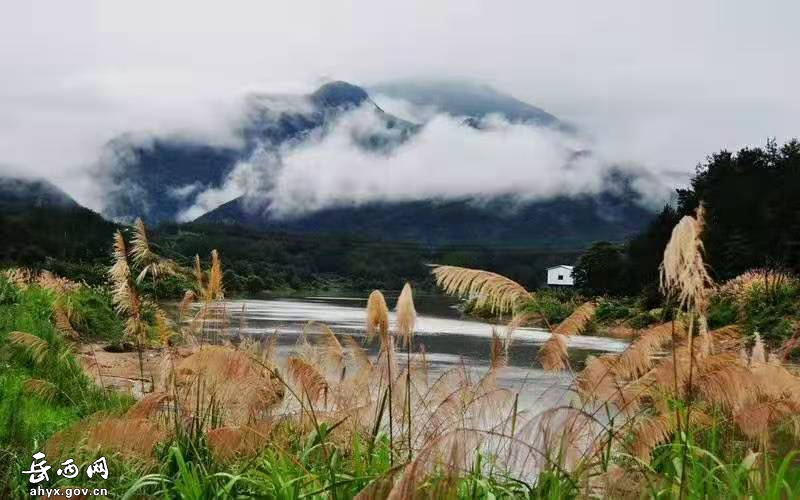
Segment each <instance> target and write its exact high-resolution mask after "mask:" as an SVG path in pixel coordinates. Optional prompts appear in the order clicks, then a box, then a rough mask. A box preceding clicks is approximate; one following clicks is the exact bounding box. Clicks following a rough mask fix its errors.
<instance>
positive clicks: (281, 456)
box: [0, 212, 800, 499]
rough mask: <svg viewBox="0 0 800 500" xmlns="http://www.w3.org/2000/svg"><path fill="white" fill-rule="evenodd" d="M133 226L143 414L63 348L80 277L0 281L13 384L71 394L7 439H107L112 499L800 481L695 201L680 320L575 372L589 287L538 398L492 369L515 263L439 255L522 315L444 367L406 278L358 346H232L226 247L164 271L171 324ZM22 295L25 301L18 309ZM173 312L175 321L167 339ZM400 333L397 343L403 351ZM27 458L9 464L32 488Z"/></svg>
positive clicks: (786, 403) (119, 262) (775, 366)
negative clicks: (482, 364)
mask: <svg viewBox="0 0 800 500" xmlns="http://www.w3.org/2000/svg"><path fill="white" fill-rule="evenodd" d="M134 241H135V243H134V245H133V246H135V247H138V249H137V250H136V251H135V252H132V251H130V250H129V249H128V245H127V242H126V240H125V238H124V235H122V234H121V233H120V234H118V235H117V236H116V237H115V245H116V246H115V248H116V262H115V269H114V270H113V271H112V272H111V278H112V279H111V282H112V283H111V284H112V287H113V289H114V300H115V303H116V305H117V313H118V314H119V316H120V317H121V319H122V321H124V322H125V326H124V328H125V331H126V333H127V334H128V335H129V336H132V337H136V336H138V338H139V346H140V347H141V348H142V351H144V350H145V349H153V348H158V349H160V350H161V351H162V352H163V359H164V362H163V363H162V366H161V367H160V369H159V373H158V374H153V375H152V379H153V380H154V382H155V383H154V387H153V391H152V392H151V393H149V394H146V395H145V396H144V397H143V398H142V399H141V400H140V401H138V402H137V403H136V404H134V405H133V406H130V407H129V408H126V407H125V405H124V404H118V405H116V406H115V405H114V404H113V403H112V402H111V401H112V400H111V398H110V397H109V396H108V395H107V394H105V393H104V392H103V391H100V390H98V389H97V388H93V387H91V385H90V384H89V383H88V379H86V377H85V376H84V375H83V374H82V372H81V370H80V368H79V367H77V366H76V365H75V361H74V358H73V357H72V356H71V355H70V354H69V352H70V349H71V348H70V344H69V341H68V340H67V337H65V336H64V334H63V333H62V330H65V329H63V328H62V329H59V328H57V321H58V318H57V317H55V316H54V314H53V311H54V307H56V302H55V298H54V294H57V293H62V294H63V295H66V296H68V295H69V294H70V293H76V292H75V290H72V291H69V292H67V291H66V289H65V290H63V291H62V292H58V291H55V292H54V291H53V290H58V289H59V288H60V287H62V285H63V286H67V288H69V286H68V284H65V283H61V282H58V281H52V279H50V278H48V279H49V280H50V281H51V282H50V284H49V285H47V286H48V287H49V288H46V287H43V286H42V285H41V284H33V285H31V284H29V282H30V280H28V279H27V278H26V277H25V276H24V273H20V276H15V277H14V280H11V279H7V280H6V281H7V282H8V283H11V285H2V283H1V282H0V290H3V296H4V297H9V298H8V299H4V300H5V301H6V302H9V301H10V302H13V305H4V306H0V322H2V323H0V324H2V325H3V329H2V330H0V334H2V335H3V337H2V340H3V345H4V346H5V348H6V350H7V352H8V354H7V355H8V356H9V358H8V359H9V360H11V361H12V362H13V366H14V367H15V368H14V370H15V371H14V372H13V373H12V374H11V375H6V374H4V375H3V377H4V378H2V379H0V380H3V381H4V382H3V383H2V385H0V387H1V388H3V391H5V392H3V394H4V395H5V394H8V395H9V400H11V401H20V400H21V399H23V398H26V397H28V398H37V400H42V401H46V402H48V404H51V403H52V404H55V405H58V406H57V407H54V408H58V409H57V410H54V412H53V413H51V414H49V415H50V417H49V421H54V423H53V424H52V427H51V428H49V429H40V430H30V431H25V432H23V435H19V436H14V437H13V439H14V440H15V441H17V442H26V443H28V444H29V445H30V443H31V442H35V440H36V439H41V438H44V437H47V436H48V434H52V432H53V431H58V432H56V433H55V434H53V435H50V436H49V437H48V439H47V441H46V443H45V446H46V447H47V449H48V450H58V453H62V454H63V453H76V454H84V455H86V456H94V455H96V454H98V453H106V454H110V456H113V457H114V459H115V460H116V461H118V463H120V464H122V465H121V466H120V467H121V469H120V471H121V477H120V478H119V479H116V480H114V481H112V482H111V483H109V484H110V485H111V487H112V490H113V491H114V493H115V494H118V495H119V496H122V497H125V498H138V497H148V496H158V497H163V498H228V497H263V498H352V497H356V496H358V497H360V498H403V499H405V498H497V497H502V498H516V497H528V498H578V497H581V498H584V497H612V498H627V497H636V498H639V497H642V496H646V497H657V498H672V497H676V498H739V497H759V498H793V497H795V496H797V495H798V494H799V493H800V465H798V460H797V456H796V454H795V453H793V452H791V449H792V448H796V446H797V436H798V433H797V431H796V429H797V423H798V419H797V415H798V414H800V411H799V410H800V399H798V398H799V397H800V396H798V395H800V378H798V376H797V375H796V373H795V372H794V371H793V369H792V368H791V367H789V366H786V365H784V364H783V363H782V357H781V356H776V353H775V352H771V351H770V349H769V348H767V347H765V346H764V345H763V343H761V342H760V341H759V340H756V341H755V342H753V341H752V340H751V339H749V338H748V336H747V335H746V334H744V333H743V331H742V328H741V327H740V326H737V325H733V326H727V327H725V328H721V329H717V330H709V329H708V328H707V319H706V315H707V312H708V305H709V303H710V297H711V296H712V295H713V293H714V292H713V288H712V287H713V285H712V283H711V282H710V280H709V279H708V275H707V273H706V271H705V267H704V263H703V258H702V256H703V254H702V212H700V213H698V214H697V216H696V217H690V218H687V219H684V220H682V221H681V222H680V223H679V225H678V226H677V227H676V229H675V232H674V233H673V238H672V240H671V241H670V243H669V245H668V246H667V249H666V251H665V258H664V265H663V267H662V283H663V286H664V291H665V293H666V294H667V295H669V296H671V297H672V299H671V300H673V301H674V303H675V304H677V306H678V307H677V309H678V312H677V313H676V317H675V319H674V320H673V321H670V322H666V323H662V324H658V325H655V326H652V327H648V328H647V329H645V330H642V331H641V332H639V333H638V335H637V336H636V337H635V339H634V340H633V341H632V342H631V344H630V346H629V347H628V349H627V350H625V351H624V352H622V353H619V354H605V355H602V356H599V357H594V358H589V359H587V361H586V363H585V366H584V367H582V369H581V370H580V371H574V370H577V369H578V368H580V367H578V366H572V364H571V363H570V361H569V356H568V351H567V350H568V348H569V344H570V342H571V339H572V337H574V336H575V335H580V334H582V333H583V332H584V331H585V329H586V328H587V326H588V325H589V324H590V322H591V320H592V318H593V316H594V314H595V313H596V311H597V307H596V305H595V304H594V303H593V302H586V303H584V304H582V305H580V306H578V307H577V308H576V309H575V310H574V311H573V312H572V314H570V315H569V316H567V317H565V318H564V319H563V320H562V321H560V322H558V323H557V324H554V325H552V328H551V331H552V337H551V339H550V340H549V341H548V342H547V343H545V344H544V345H543V346H542V348H541V350H540V353H539V360H540V363H541V365H542V366H543V367H544V368H545V369H548V370H566V371H568V372H570V373H571V374H572V375H573V377H574V383H573V387H572V392H573V397H572V399H571V400H570V401H568V402H567V403H566V404H565V405H563V406H560V407H555V408H550V409H547V410H546V411H543V412H531V411H529V410H527V409H525V408H520V403H519V401H520V398H519V394H518V393H515V392H514V391H512V390H510V389H507V388H504V387H502V386H501V385H500V384H499V383H498V378H499V377H500V376H501V375H502V373H503V371H504V370H506V369H507V368H506V366H507V360H508V355H509V351H510V350H511V349H513V344H512V340H513V331H514V329H515V328H516V327H517V326H519V325H521V324H524V322H525V321H527V320H529V319H530V318H531V317H532V314H533V315H536V314H537V312H536V311H530V310H527V311H526V308H525V303H526V301H527V300H530V298H531V297H533V294H531V293H530V292H528V291H526V290H524V288H522V287H521V286H519V284H517V283H515V282H514V281H512V280H510V279H508V278H505V277H502V276H500V275H497V274H494V273H488V272H485V271H479V270H470V269H463V268H453V267H447V268H434V270H433V272H434V275H435V276H436V278H437V281H438V282H439V283H440V284H441V285H442V287H443V288H444V289H445V290H446V291H448V292H450V293H454V294H456V295H460V296H464V297H466V298H472V299H474V300H478V301H481V302H482V303H483V304H484V305H486V306H488V307H490V308H494V310H495V312H497V313H508V312H511V313H512V320H511V323H510V324H509V326H508V328H507V329H506V332H505V335H503V336H501V335H500V334H498V333H496V332H495V333H494V334H493V336H492V342H491V346H490V347H489V357H490V360H491V362H490V366H489V367H488V368H487V369H486V370H480V371H479V370H473V369H470V368H468V367H466V366H463V365H458V366H456V367H454V368H452V369H449V370H447V371H445V372H443V373H441V374H439V375H438V376H435V377H431V376H430V373H431V371H430V370H429V367H428V366H427V357H426V355H425V351H424V348H423V347H422V346H421V345H418V344H416V343H415V341H414V330H415V325H416V310H415V307H414V303H413V291H412V289H411V286H410V285H406V286H405V287H404V289H403V291H402V293H401V295H400V298H399V300H398V303H397V305H396V308H395V310H396V320H395V321H392V320H391V317H390V314H389V307H388V305H387V304H386V300H385V297H384V296H383V294H382V293H381V292H380V291H374V292H373V293H372V294H371V295H370V297H369V300H368V305H367V309H366V311H365V332H366V335H365V337H364V338H363V339H360V340H361V341H360V340H359V339H356V338H353V337H348V336H342V335H340V334H337V333H336V332H334V331H332V330H331V329H330V328H328V327H326V326H325V325H319V324H315V325H309V327H308V328H307V329H306V331H304V332H303V334H302V335H301V336H300V337H299V338H298V343H297V345H296V346H294V348H293V349H291V352H290V353H288V354H279V351H278V349H277V346H276V337H275V336H274V335H273V336H270V337H266V338H263V339H259V340H256V339H253V338H247V339H241V340H240V341H235V339H234V336H232V335H230V334H229V332H228V329H229V328H228V320H227V311H226V308H225V305H224V286H223V282H222V276H223V273H222V260H221V258H220V256H219V254H218V253H217V252H213V253H212V257H211V265H210V268H209V270H208V271H205V270H203V269H202V266H201V263H200V260H199V258H198V259H196V265H195V269H194V270H193V271H191V272H189V271H187V270H182V269H178V268H172V271H174V272H176V273H180V274H182V275H189V274H191V275H193V276H194V278H193V279H194V283H193V287H192V289H191V290H188V291H187V294H186V297H185V300H184V301H183V302H182V303H181V304H180V306H179V307H178V313H177V317H176V320H175V321H174V322H172V321H169V320H168V319H166V318H164V317H161V318H160V319H159V315H158V313H157V311H158V310H157V309H156V308H155V307H153V308H152V309H150V311H151V313H150V314H148V313H146V311H147V310H148V307H147V305H148V304H154V303H155V300H154V298H153V297H150V296H148V294H147V292H146V291H145V290H144V289H143V288H142V287H140V286H139V283H137V282H138V281H141V280H144V278H145V277H146V276H156V275H163V274H164V273H165V272H166V271H164V270H163V269H162V267H160V266H162V264H163V265H164V266H166V265H167V264H164V262H165V261H163V260H161V258H160V257H158V256H157V254H155V253H154V252H152V251H151V250H148V248H149V247H148V246H147V245H148V244H147V241H146V232H145V228H144V225H143V224H138V225H137V232H136V235H135V239H134ZM154 264H155V265H156V267H153V265H154ZM170 266H171V264H170ZM164 269H165V268H164ZM139 277H141V279H139ZM3 286H5V287H6V288H3ZM9 286H10V287H11V288H9ZM12 288H13V289H12ZM7 289H8V290H7ZM9 290H10V291H9ZM195 301H196V302H197V303H196V304H194V305H192V303H193V302H195ZM137 303H138V305H137ZM17 308H18V309H17ZM137 308H138V312H137ZM11 309H15V310H24V311H27V312H26V313H25V314H23V315H14V316H11V315H10V312H7V311H10V310H11ZM153 311H155V312H153ZM6 314H7V316H4V315H6ZM67 319H68V320H70V318H67ZM70 321H71V320H70ZM136 322H139V323H138V324H136ZM159 322H161V323H166V326H163V325H162V327H159V326H158V323H159ZM70 325H72V322H71V323H70ZM73 326H74V325H73ZM159 328H161V329H167V330H172V333H169V334H167V335H164V336H162V335H158V334H157V330H158V329H159ZM78 330H80V329H78ZM240 330H241V326H240ZM12 331H19V332H22V333H30V334H32V335H33V338H31V337H27V336H25V335H21V334H19V335H18V334H13V335H12V334H10V333H9V332H12ZM372 338H376V339H377V341H378V343H379V347H378V354H377V356H376V357H370V356H368V355H367V354H366V351H365V350H364V343H366V342H368V341H369V340H370V339H372ZM396 340H400V345H401V347H402V348H404V349H405V353H403V354H404V355H405V360H401V361H400V362H399V363H398V360H397V353H396V352H395V343H396ZM362 341H363V342H362ZM140 352H141V351H140ZM401 356H402V354H401ZM403 361H404V362H403ZM69 377H72V378H73V379H74V380H77V381H79V382H78V383H77V385H74V384H72V385H71V384H70V383H68V382H69V381H70V378H69ZM143 378H144V377H143ZM76 387H79V389H76ZM26 390H27V391H28V393H27V394H26V393H25V391H26ZM73 400H74V402H75V403H76V404H74V405H72V404H70V401H73ZM2 401H3V400H0V408H4V407H3V406H2V405H3V403H2ZM14 407H21V408H24V404H22V405H15V406H14ZM5 408H10V406H6V407H5ZM68 408H75V409H76V410H75V412H74V413H68V410H67V409H68ZM96 410H104V411H103V412H101V413H96ZM22 414H23V415H22V420H24V414H25V412H24V411H23V412H22ZM1 415H5V413H3V412H0V416H1ZM4 418H6V419H7V421H8V422H10V423H12V427H11V428H12V429H26V428H27V427H24V426H20V425H19V424H18V422H19V421H20V418H21V417H20V414H19V413H16V414H12V415H9V416H6V417H4ZM46 421H48V419H47V418H46V419H44V420H43V421H42V422H46ZM6 439H8V440H9V441H10V440H11V439H12V438H6ZM13 463H14V464H17V465H16V466H15V467H17V468H16V469H14V467H7V469H8V470H12V471H18V470H21V469H19V467H18V465H19V464H20V461H19V460H15V461H13ZM15 474H16V472H12V473H11V476H14V477H10V479H9V480H10V481H13V482H14V484H17V485H18V484H19V483H18V481H19V479H16V478H15ZM13 491H15V492H19V491H22V490H21V489H17V490H13Z"/></svg>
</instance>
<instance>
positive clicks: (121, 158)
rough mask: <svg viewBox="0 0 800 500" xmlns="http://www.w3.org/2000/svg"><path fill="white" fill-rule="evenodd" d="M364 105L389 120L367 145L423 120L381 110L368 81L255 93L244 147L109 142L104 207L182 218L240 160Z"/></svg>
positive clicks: (387, 141)
mask: <svg viewBox="0 0 800 500" xmlns="http://www.w3.org/2000/svg"><path fill="white" fill-rule="evenodd" d="M362 106H365V107H366V108H367V109H369V110H372V111H373V112H374V113H375V115H376V118H377V119H376V121H377V122H378V123H380V124H381V126H380V127H378V128H377V129H376V130H373V131H368V132H366V133H364V134H363V136H360V137H359V138H358V139H359V144H361V145H362V146H363V147H365V148H370V149H376V150H377V149H385V148H390V147H392V146H394V145H395V142H396V141H402V140H405V139H406V138H408V137H409V136H410V135H411V134H413V132H414V131H415V130H416V129H417V128H418V126H417V125H415V124H412V123H410V122H407V121H405V120H402V119H400V118H397V117H395V116H392V115H391V114H389V113H386V112H384V111H383V110H381V109H380V108H379V107H378V106H377V105H375V103H373V102H372V101H371V100H370V99H369V96H368V95H367V93H366V91H364V90H363V89H362V88H360V87H358V86H355V85H352V84H349V83H346V82H331V83H328V84H325V85H323V86H321V87H320V88H319V89H317V90H316V91H315V92H313V93H311V94H309V95H306V96H283V95H263V94H253V95H251V96H248V98H247V99H246V103H245V107H246V112H245V114H244V117H243V119H242V121H241V123H240V124H239V125H238V127H237V130H236V135H237V136H238V137H239V138H240V143H241V145H240V146H238V147H229V148H223V147H217V146H211V145H207V144H198V143H193V142H190V141H187V140H186V139H167V138H156V139H154V140H151V141H146V142H144V143H137V142H136V141H134V140H130V139H129V138H126V137H121V138H119V139H117V140H115V141H112V143H110V144H109V145H108V147H107V153H106V155H105V156H106V158H105V161H102V162H101V165H100V170H101V171H99V172H98V174H99V175H104V176H106V177H107V182H106V184H107V186H108V196H107V200H106V205H105V207H104V209H103V213H104V214H106V215H107V216H109V217H111V218H114V219H119V220H132V219H133V218H135V217H143V218H145V219H146V220H148V221H149V222H150V223H158V222H162V221H169V220H175V219H176V218H177V217H179V216H180V215H181V213H182V212H183V211H184V210H186V209H188V208H189V207H191V206H193V205H194V204H195V202H196V199H197V197H198V195H199V194H200V193H202V192H204V191H206V190H208V189H214V188H220V187H221V186H222V185H223V184H224V183H225V181H226V180H227V178H228V176H229V175H230V174H231V173H232V172H233V170H234V168H235V167H236V165H237V164H238V163H240V162H247V161H249V160H250V159H251V157H252V156H253V155H254V154H255V153H256V152H258V151H260V150H264V151H273V152H274V151H280V150H282V149H286V148H291V147H293V146H295V145H297V144H300V143H302V142H303V141H305V140H307V139H308V138H309V136H311V135H312V134H315V133H318V134H324V133H325V132H326V130H327V129H329V128H330V127H332V126H334V124H335V123H336V121H337V120H338V118H339V117H340V116H342V115H343V114H344V113H347V112H348V111H352V110H354V109H356V108H359V107H362ZM384 132H392V133H384ZM228 199H230V198H228Z"/></svg>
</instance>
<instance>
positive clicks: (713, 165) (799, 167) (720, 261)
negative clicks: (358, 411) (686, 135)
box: [576, 140, 800, 299]
mask: <svg viewBox="0 0 800 500" xmlns="http://www.w3.org/2000/svg"><path fill="white" fill-rule="evenodd" d="M677 195H678V203H677V206H676V207H671V206H667V207H664V209H663V210H662V211H661V213H660V214H659V215H658V216H657V217H656V218H655V219H654V220H653V221H652V222H651V223H650V225H649V226H648V227H647V228H646V229H645V230H644V231H642V232H641V233H640V234H639V235H637V236H636V237H634V238H632V239H631V240H629V241H628V242H627V243H625V244H614V243H610V242H597V243H595V244H593V245H592V246H591V247H590V248H589V249H587V251H586V252H585V253H584V254H583V255H582V256H581V257H580V259H579V261H578V265H577V266H576V280H577V282H578V285H579V287H580V288H582V289H583V290H585V291H587V292H589V293H593V294H609V295H634V294H638V293H641V292H644V293H645V295H650V296H652V297H653V298H654V299H655V296H656V295H657V281H658V264H659V262H661V259H662V254H663V251H664V247H665V246H666V243H667V241H668V240H669V237H670V234H671V232H672V228H673V227H674V226H675V224H676V223H677V222H678V220H679V219H680V218H681V217H683V216H685V215H691V214H693V213H694V212H695V210H696V209H697V207H698V205H699V204H700V203H701V202H702V203H703V206H704V208H705V220H706V224H705V230H704V234H703V241H704V244H705V249H706V262H707V263H708V265H709V271H710V273H711V276H712V278H714V279H715V280H718V281H722V280H726V279H730V278H733V277H735V276H738V275H739V274H741V273H743V272H744V271H747V270H748V269H752V268H758V267H767V268H772V269H780V270H787V271H792V272H795V273H796V272H798V271H800V142H798V141H797V140H791V141H789V142H787V143H785V144H783V145H782V146H779V145H778V144H777V143H776V142H775V141H768V142H767V144H766V145H765V146H763V147H754V148H743V149H741V150H739V151H737V152H730V151H725V150H723V151H720V152H718V153H715V154H713V155H711V156H709V157H708V158H707V159H706V161H704V162H703V163H701V164H699V165H698V166H697V168H696V171H695V175H694V176H693V177H692V179H691V182H690V185H689V186H688V187H687V188H685V189H678V190H677Z"/></svg>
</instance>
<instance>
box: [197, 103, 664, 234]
mask: <svg viewBox="0 0 800 500" xmlns="http://www.w3.org/2000/svg"><path fill="white" fill-rule="evenodd" d="M403 106H404V109H406V110H409V115H411V116H423V113H427V114H428V116H430V110H423V111H415V110H413V109H412V108H413V106H411V105H410V104H408V103H403ZM389 111H393V110H391V109H390V110H389ZM377 133H381V134H397V135H398V136H399V135H400V131H399V130H394V131H387V130H386V129H385V125H384V122H383V121H382V117H381V115H380V114H379V113H376V112H375V110H374V107H372V105H371V104H366V105H364V106H362V107H361V108H359V109H357V110H354V111H351V112H349V113H347V114H345V115H344V116H342V117H341V118H340V119H339V120H338V121H337V122H336V125H335V126H333V127H332V128H330V129H329V130H326V131H325V132H324V133H322V132H320V133H318V134H315V135H312V137H310V138H309V139H308V140H306V141H305V142H303V143H301V144H299V145H296V146H293V147H292V148H291V149H283V150H281V151H279V152H276V153H275V154H274V155H267V156H265V155H264V152H263V151H261V152H259V154H258V155H257V156H256V157H254V158H253V159H251V161H248V162H243V163H241V164H240V165H238V166H237V167H236V168H235V169H234V171H233V172H232V174H231V175H230V176H229V179H228V180H227V181H226V182H225V183H224V185H223V186H221V187H220V188H214V189H209V190H207V191H204V192H203V193H201V194H200V196H199V197H198V202H197V203H196V204H195V205H194V206H193V207H192V208H190V209H189V210H187V211H185V212H184V213H183V214H182V215H181V218H182V219H183V220H191V219H193V218H194V217H196V216H199V215H201V214H202V213H204V212H206V211H208V210H210V209H213V208H214V206H213V205H214V204H220V203H222V202H224V201H228V200H229V199H232V198H233V197H236V196H239V195H245V200H246V201H247V203H248V205H249V206H250V207H251V209H252V210H259V209H263V208H264V207H265V206H266V205H267V204H269V207H270V211H271V212H272V214H273V215H275V216H278V217H293V216H298V215H301V214H304V213H307V212H311V211H316V210H320V209H325V208H329V207H333V206H340V205H352V204H364V203H369V202H376V201H411V200H424V199H463V198H472V199H475V200H482V199H488V198H492V197H495V196H501V195H512V196H513V197H514V198H515V199H517V200H519V201H520V202H527V201H536V200H544V199H549V198H553V197H556V196H578V195H592V194H598V193H600V192H602V191H605V190H608V189H613V187H614V186H612V185H610V184H609V181H610V178H611V174H612V172H614V171H616V172H619V171H622V172H624V173H628V174H631V177H632V178H633V179H635V180H633V182H632V187H633V188H634V189H637V190H638V191H639V192H640V194H641V195H642V197H641V201H642V203H643V204H646V205H649V206H650V207H657V206H659V205H660V204H663V203H664V201H665V200H666V199H667V197H668V196H669V191H670V187H669V186H668V185H667V184H665V183H664V182H662V178H661V176H660V175H659V174H658V173H656V172H650V171H647V170H646V169H644V168H643V167H641V166H637V165H631V164H619V165H615V164H612V163H611V162H610V161H608V160H606V159H604V158H600V157H599V156H598V155H596V154H595V153H593V152H592V151H591V149H590V145H588V144H586V143H584V142H583V141H582V140H581V139H580V138H578V137H576V136H574V135H571V134H566V133H563V132H561V131H558V130H554V129H550V128H544V127H537V126H532V125H527V124H521V123H509V122H508V121H506V120H504V119H503V118H502V117H500V116H490V117H488V118H486V119H484V120H483V121H482V122H481V124H480V127H479V128H475V127H473V126H470V125H469V124H467V123H466V122H465V120H464V118H462V117H453V116H449V115H445V114H436V115H434V116H433V117H432V118H430V119H429V121H427V122H426V123H425V124H424V126H423V127H422V128H421V129H420V130H419V131H418V132H417V133H416V134H414V135H413V136H412V137H411V138H409V139H407V140H406V141H405V142H402V143H400V144H399V145H397V146H396V147H393V148H390V149H388V150H384V149H381V150H378V151H376V150H374V149H370V148H365V147H364V146H363V140H364V138H365V137H368V136H369V135H370V134H377ZM398 141H399V139H398Z"/></svg>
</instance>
